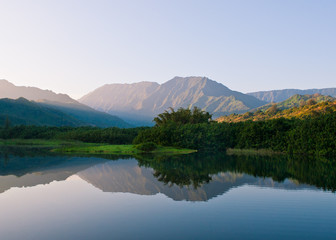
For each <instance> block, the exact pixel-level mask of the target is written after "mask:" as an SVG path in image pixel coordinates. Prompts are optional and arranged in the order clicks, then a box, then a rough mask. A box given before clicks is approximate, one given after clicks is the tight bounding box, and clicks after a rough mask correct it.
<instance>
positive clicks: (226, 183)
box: [0, 148, 336, 201]
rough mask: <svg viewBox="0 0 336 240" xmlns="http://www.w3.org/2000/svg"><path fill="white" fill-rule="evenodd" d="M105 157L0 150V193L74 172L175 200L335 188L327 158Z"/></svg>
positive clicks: (334, 169)
mask: <svg viewBox="0 0 336 240" xmlns="http://www.w3.org/2000/svg"><path fill="white" fill-rule="evenodd" d="M102 157H103V156H101V157H100V158H96V157H69V156H57V155H50V153H49V152H48V153H47V152H42V153H41V152H39V151H37V152H35V151H32V149H29V150H27V149H26V150H24V148H20V149H11V148H7V149H1V150H0V193H1V192H4V191H6V190H8V189H10V188H11V187H27V186H35V185H38V184H47V183H50V182H52V181H62V180H65V179H67V178H68V177H69V176H71V175H73V174H78V176H80V177H81V178H82V179H84V180H86V181H87V182H89V183H91V184H92V185H94V186H95V187H97V188H99V189H101V190H102V191H105V192H129V193H135V194H141V195H153V194H157V193H163V194H165V195H166V196H168V197H170V198H172V199H174V200H188V201H205V200H208V199H211V198H213V197H216V196H218V195H220V194H223V193H225V192H227V191H228V190H230V189H231V188H234V187H239V186H242V185H246V184H249V185H255V186H260V187H273V188H283V189H303V188H311V189H318V188H319V189H324V190H331V191H335V189H336V163H335V162H334V161H331V160H330V161H328V160H327V159H324V160H323V161H322V160H317V159H313V160H308V159H292V158H287V157H283V156H279V157H260V156H248V157H247V156H240V157H236V156H227V155H223V154H200V153H197V154H189V155H181V156H170V157H165V156H161V155H159V156H158V155H154V156H137V158H138V159H137V161H136V160H134V159H133V160H132V159H128V160H121V159H120V157H119V156H114V155H108V156H104V157H105V158H108V159H111V160H113V159H115V160H116V159H119V160H118V161H108V160H107V159H104V158H102ZM123 158H128V157H126V156H124V157H123ZM326 176H328V177H327V178H326ZM289 179H293V180H289ZM305 184H309V185H305Z"/></svg>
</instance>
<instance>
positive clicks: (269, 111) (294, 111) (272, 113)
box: [216, 96, 336, 122]
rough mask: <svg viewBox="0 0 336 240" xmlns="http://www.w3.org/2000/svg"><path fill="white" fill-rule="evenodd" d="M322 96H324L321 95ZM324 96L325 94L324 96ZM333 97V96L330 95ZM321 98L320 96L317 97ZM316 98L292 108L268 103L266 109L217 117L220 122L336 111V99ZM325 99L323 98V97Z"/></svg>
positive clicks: (300, 115)
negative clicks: (324, 99) (332, 100)
mask: <svg viewBox="0 0 336 240" xmlns="http://www.w3.org/2000/svg"><path fill="white" fill-rule="evenodd" d="M320 97H322V96H320ZM323 97H324V96H323ZM330 98H331V97H330ZM315 99H319V98H315ZM315 99H309V100H307V102H305V101H303V100H300V101H302V102H301V104H298V106H294V105H293V106H292V105H290V106H292V107H291V108H283V107H281V106H282V105H281V104H273V105H271V106H269V105H268V107H267V108H265V109H266V110H265V109H264V110H262V109H258V110H257V111H255V112H248V113H244V114H231V115H229V116H222V117H219V118H218V119H216V121H218V122H242V121H249V120H251V121H264V120H270V119H277V118H288V119H290V118H300V119H306V118H311V117H317V116H320V115H321V114H325V113H331V112H336V101H334V102H331V101H322V102H318V101H316V100H315ZM322 99H323V98H322Z"/></svg>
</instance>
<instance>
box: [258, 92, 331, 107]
mask: <svg viewBox="0 0 336 240" xmlns="http://www.w3.org/2000/svg"><path fill="white" fill-rule="evenodd" d="M335 100H336V98H334V97H330V96H324V95H321V94H318V93H315V94H313V95H308V94H306V95H300V94H295V95H294V96H292V97H290V98H288V99H286V100H285V101H282V102H279V103H276V104H275V105H276V107H277V108H278V109H281V110H283V109H288V108H293V107H300V106H302V105H307V104H308V101H313V102H315V103H320V102H326V101H330V102H332V101H335ZM273 105H274V104H272V103H269V104H266V105H264V106H261V107H258V108H256V109H255V110H252V111H257V110H261V111H267V109H269V108H270V107H271V106H273Z"/></svg>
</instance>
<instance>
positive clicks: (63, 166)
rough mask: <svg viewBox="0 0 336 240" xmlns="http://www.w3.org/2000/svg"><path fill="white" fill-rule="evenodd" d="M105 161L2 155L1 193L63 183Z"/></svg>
mask: <svg viewBox="0 0 336 240" xmlns="http://www.w3.org/2000/svg"><path fill="white" fill-rule="evenodd" d="M105 161H107V160H105V159H101V158H81V157H66V156H15V155H6V156H4V155H3V154H0V193H2V192H5V191H6V190H8V189H10V188H12V187H29V186H35V185H38V184H48V183H50V182H52V181H63V180H65V179H67V178H68V177H69V176H71V175H74V174H75V173H77V172H79V171H82V170H84V169H86V168H89V167H91V166H93V165H95V164H98V163H102V162H105Z"/></svg>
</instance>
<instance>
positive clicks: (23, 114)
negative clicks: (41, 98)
mask: <svg viewBox="0 0 336 240" xmlns="http://www.w3.org/2000/svg"><path fill="white" fill-rule="evenodd" d="M7 118H8V119H9V120H10V123H11V125H21V124H23V125H37V126H41V125H46V126H73V127H74V126H83V125H85V124H84V123H83V122H82V121H80V120H78V119H76V118H74V117H71V116H69V115H67V114H65V113H63V112H61V111H58V110H55V109H51V108H47V107H44V106H42V105H40V104H38V103H36V102H32V101H28V100H27V99H25V98H19V99H17V100H13V99H8V98H4V99H0V124H1V125H2V126H3V125H4V122H5V121H6V119H7Z"/></svg>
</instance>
